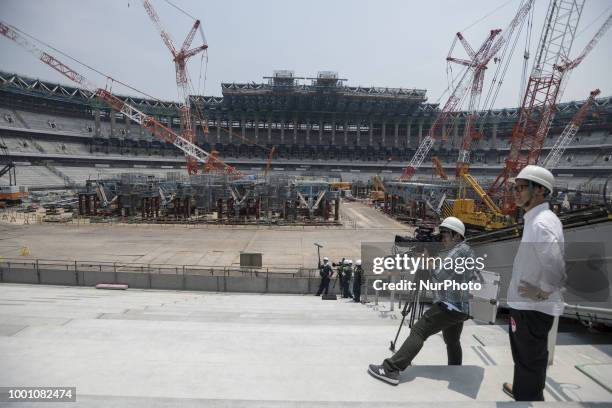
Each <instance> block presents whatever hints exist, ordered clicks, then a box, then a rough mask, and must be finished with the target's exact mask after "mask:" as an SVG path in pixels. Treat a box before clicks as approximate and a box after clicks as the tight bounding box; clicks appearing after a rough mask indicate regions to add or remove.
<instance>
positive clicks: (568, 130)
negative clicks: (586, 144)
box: [542, 89, 601, 170]
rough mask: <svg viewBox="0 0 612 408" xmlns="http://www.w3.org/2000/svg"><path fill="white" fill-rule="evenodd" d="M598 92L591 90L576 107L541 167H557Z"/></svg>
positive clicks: (597, 90)
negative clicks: (580, 104)
mask: <svg viewBox="0 0 612 408" xmlns="http://www.w3.org/2000/svg"><path fill="white" fill-rule="evenodd" d="M600 93H601V91H600V90H599V89H595V90H594V91H592V92H591V94H590V96H589V99H587V101H586V102H585V103H584V104H583V105H582V106H581V107H580V109H578V112H576V114H575V115H574V117H573V118H572V120H571V121H570V123H568V124H567V126H566V127H565V129H563V132H561V135H559V137H558V138H557V140H556V141H555V145H554V146H553V148H552V149H551V150H550V152H548V156H546V158H545V159H544V161H543V162H542V167H545V168H547V169H549V170H550V169H554V168H555V167H557V165H558V164H559V160H561V156H563V153H564V152H565V149H566V148H567V146H569V144H570V143H571V142H572V140H574V136H576V133H577V132H578V129H580V125H581V124H582V121H583V120H584V118H585V117H586V115H587V112H588V111H589V109H591V106H593V103H594V102H595V97H596V96H597V95H599V94H600Z"/></svg>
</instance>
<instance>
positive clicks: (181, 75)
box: [142, 0, 208, 174]
mask: <svg viewBox="0 0 612 408" xmlns="http://www.w3.org/2000/svg"><path fill="white" fill-rule="evenodd" d="M142 5H143V6H144V8H145V11H146V12H147V14H148V15H149V18H150V19H151V21H152V22H153V25H154V26H155V28H156V29H157V32H158V33H159V35H160V36H161V38H162V40H163V42H164V44H166V47H168V49H169V50H170V53H171V54H172V60H173V61H174V68H175V72H176V85H177V88H178V90H179V93H180V95H181V99H182V102H183V106H181V108H180V109H179V113H180V116H181V135H182V136H183V138H184V139H186V140H188V141H190V142H191V143H195V140H196V137H195V130H194V129H193V125H192V123H191V102H190V100H189V76H188V74H187V59H189V58H190V57H192V56H194V55H196V54H198V53H199V52H202V51H204V50H206V49H207V48H208V44H207V43H206V38H205V37H204V31H203V30H202V27H201V24H200V20H195V22H194V23H193V26H192V27H191V29H190V30H189V32H188V33H187V36H186V37H185V40H184V41H183V45H182V46H181V48H180V50H178V51H177V50H176V47H175V45H174V41H172V37H170V34H168V32H167V31H166V30H165V29H164V27H163V26H162V24H161V20H160V18H159V15H158V14H157V12H156V11H155V8H154V7H153V4H152V3H151V2H150V1H149V0H142ZM198 30H199V31H200V33H201V35H202V41H203V43H202V45H200V46H197V47H194V48H193V49H189V47H190V46H191V43H192V42H193V39H194V37H195V34H196V32H197V31H198ZM186 159H187V172H188V173H189V174H196V173H197V172H198V167H197V161H196V160H195V159H194V158H193V157H192V156H189V155H187V156H186Z"/></svg>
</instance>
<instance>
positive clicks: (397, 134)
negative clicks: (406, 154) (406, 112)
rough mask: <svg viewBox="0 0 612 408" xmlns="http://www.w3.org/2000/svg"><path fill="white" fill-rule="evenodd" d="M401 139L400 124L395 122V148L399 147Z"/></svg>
mask: <svg viewBox="0 0 612 408" xmlns="http://www.w3.org/2000/svg"><path fill="white" fill-rule="evenodd" d="M398 138H399V123H398V122H397V121H396V122H395V128H394V129H393V146H394V147H397V145H398Z"/></svg>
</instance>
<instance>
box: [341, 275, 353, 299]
mask: <svg viewBox="0 0 612 408" xmlns="http://www.w3.org/2000/svg"><path fill="white" fill-rule="evenodd" d="M350 284H351V279H350V278H349V277H347V276H345V277H344V279H343V280H342V297H344V298H347V297H351V292H350V291H349V285H350Z"/></svg>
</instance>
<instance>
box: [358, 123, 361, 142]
mask: <svg viewBox="0 0 612 408" xmlns="http://www.w3.org/2000/svg"><path fill="white" fill-rule="evenodd" d="M357 146H361V119H357Z"/></svg>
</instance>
